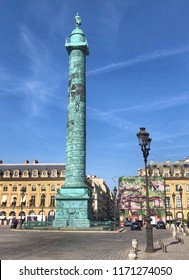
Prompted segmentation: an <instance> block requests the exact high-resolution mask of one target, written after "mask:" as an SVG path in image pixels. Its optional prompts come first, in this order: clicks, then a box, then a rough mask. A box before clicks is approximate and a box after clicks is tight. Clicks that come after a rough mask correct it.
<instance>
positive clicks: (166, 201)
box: [165, 197, 170, 207]
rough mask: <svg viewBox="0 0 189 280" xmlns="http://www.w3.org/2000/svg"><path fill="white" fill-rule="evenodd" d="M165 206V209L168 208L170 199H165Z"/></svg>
mask: <svg viewBox="0 0 189 280" xmlns="http://www.w3.org/2000/svg"><path fill="white" fill-rule="evenodd" d="M165 205H166V207H170V197H166V198H165Z"/></svg>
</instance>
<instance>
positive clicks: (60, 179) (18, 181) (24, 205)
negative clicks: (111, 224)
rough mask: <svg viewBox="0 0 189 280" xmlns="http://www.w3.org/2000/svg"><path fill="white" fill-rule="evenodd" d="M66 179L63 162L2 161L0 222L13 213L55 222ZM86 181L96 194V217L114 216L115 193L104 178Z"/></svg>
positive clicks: (0, 169)
mask: <svg viewBox="0 0 189 280" xmlns="http://www.w3.org/2000/svg"><path fill="white" fill-rule="evenodd" d="M64 182H65V164H63V163H54V164H53V163H39V162H38V161H37V160H34V161H33V162H31V163H30V162H29V161H28V160H25V161H24V163H22V164H17V163H16V164H5V163H3V161H0V224H2V223H3V221H5V220H7V221H9V220H11V219H12V217H14V216H16V218H17V219H21V218H22V219H24V218H27V219H35V220H38V221H42V220H43V221H45V220H48V221H53V220H54V217H55V214H56V213H55V212H56V199H55V198H56V195H57V190H58V189H60V188H61V186H63V185H64ZM86 183H87V185H88V188H89V190H90V191H91V193H92V196H93V205H92V212H93V219H94V220H102V219H106V218H108V217H112V215H113V209H112V207H114V203H113V197H112V192H111V191H110V190H109V188H108V186H107V185H106V184H105V182H104V180H103V179H100V178H97V177H96V176H87V178H86ZM22 190H24V192H23V191H22Z"/></svg>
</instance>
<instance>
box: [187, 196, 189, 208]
mask: <svg viewBox="0 0 189 280" xmlns="http://www.w3.org/2000/svg"><path fill="white" fill-rule="evenodd" d="M187 207H188V208H189V196H188V199H187Z"/></svg>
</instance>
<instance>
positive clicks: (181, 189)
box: [179, 186, 184, 228]
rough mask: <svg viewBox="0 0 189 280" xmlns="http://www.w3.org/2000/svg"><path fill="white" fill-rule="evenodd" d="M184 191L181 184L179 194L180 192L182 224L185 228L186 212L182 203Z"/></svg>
mask: <svg viewBox="0 0 189 280" xmlns="http://www.w3.org/2000/svg"><path fill="white" fill-rule="evenodd" d="M182 191H183V188H182V187H181V186H180V188H179V194H180V201H181V211H182V226H183V228H184V213H183V204H182Z"/></svg>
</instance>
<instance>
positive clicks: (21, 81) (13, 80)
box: [0, 26, 64, 117]
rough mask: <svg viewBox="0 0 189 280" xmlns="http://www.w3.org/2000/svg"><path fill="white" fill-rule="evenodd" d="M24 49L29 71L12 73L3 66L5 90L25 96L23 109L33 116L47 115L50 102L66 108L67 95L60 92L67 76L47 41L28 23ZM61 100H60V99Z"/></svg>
mask: <svg viewBox="0 0 189 280" xmlns="http://www.w3.org/2000/svg"><path fill="white" fill-rule="evenodd" d="M20 39H21V44H20V51H21V53H22V55H23V56H25V57H27V59H26V60H24V57H23V60H24V62H27V63H26V64H25V65H26V68H25V71H24V70H23V72H17V73H16V74H13V73H11V72H10V71H9V70H7V69H3V68H2V67H1V68H0V80H1V86H0V90H1V93H2V94H4V95H16V96H18V97H22V99H20V100H21V102H23V103H24V104H23V106H22V108H26V110H27V115H28V116H31V117H38V116H41V117H44V116H45V117H47V114H45V111H46V105H51V106H52V105H53V106H60V103H61V106H62V107H61V108H63V95H62V94H61V95H60V94H59V93H61V91H60V90H59V88H60V85H61V83H62V79H63V78H64V77H63V75H62V73H59V72H58V71H57V69H56V71H55V67H54V64H55V62H54V61H53V58H52V55H51V53H50V51H49V49H48V46H46V45H45V43H44V42H43V41H42V40H40V39H37V38H36V37H35V36H34V35H33V34H32V33H31V32H30V31H29V30H28V28H26V27H25V26H21V28H20ZM57 101H58V102H57Z"/></svg>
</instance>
